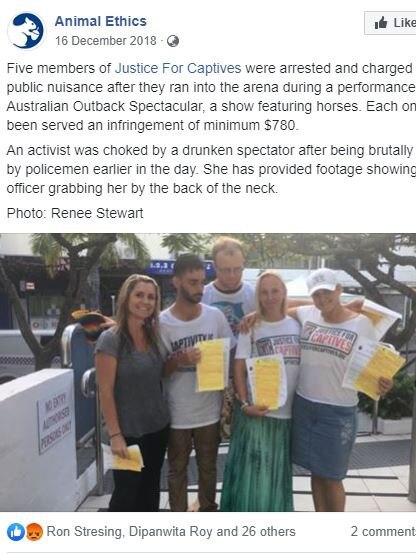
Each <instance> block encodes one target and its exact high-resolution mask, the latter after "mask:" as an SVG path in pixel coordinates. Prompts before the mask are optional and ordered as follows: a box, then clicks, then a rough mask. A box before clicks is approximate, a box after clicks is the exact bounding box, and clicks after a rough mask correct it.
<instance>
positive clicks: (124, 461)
mask: <svg viewBox="0 0 416 554" xmlns="http://www.w3.org/2000/svg"><path fill="white" fill-rule="evenodd" d="M101 446H102V449H103V454H104V466H105V467H106V468H107V469H127V470H130V471H141V470H142V469H143V467H144V464H143V458H142V453H141V452H140V448H139V446H138V445H137V444H133V445H132V446H129V447H128V448H127V449H128V451H129V457H128V458H121V457H120V456H115V455H114V454H113V453H112V452H111V448H110V447H109V446H108V445H107V444H102V445H101Z"/></svg>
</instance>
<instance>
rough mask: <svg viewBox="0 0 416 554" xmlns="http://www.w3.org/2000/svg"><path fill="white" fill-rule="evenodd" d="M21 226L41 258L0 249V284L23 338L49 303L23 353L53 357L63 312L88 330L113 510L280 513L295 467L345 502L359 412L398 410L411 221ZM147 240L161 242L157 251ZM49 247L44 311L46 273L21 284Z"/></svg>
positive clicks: (406, 354)
mask: <svg viewBox="0 0 416 554" xmlns="http://www.w3.org/2000/svg"><path fill="white" fill-rule="evenodd" d="M22 236H23V235H22ZM3 237H6V239H7V237H12V235H3ZM3 237H2V239H3ZM29 243H30V247H31V249H32V254H34V255H35V256H32V258H31V259H32V262H31V263H33V268H35V267H36V263H38V262H35V260H38V261H39V260H42V263H43V264H44V267H43V269H42V270H40V269H39V267H37V269H33V270H32V269H30V268H31V265H30V263H29V265H28V261H27V260H26V266H25V267H26V270H25V271H26V276H22V275H20V276H19V275H18V268H19V263H18V259H17V258H18V257H17V256H14V257H15V258H16V259H15V260H14V262H12V258H13V256H12V255H11V254H10V250H8V249H7V247H3V249H2V248H0V251H3V253H4V252H6V254H5V255H3V256H2V257H1V258H0V284H1V289H0V300H2V299H3V300H2V305H3V307H4V310H6V311H7V309H6V308H7V306H6V302H5V300H7V302H8V307H9V308H10V311H11V312H13V313H12V316H11V320H12V321H13V322H17V324H18V326H19V327H20V332H21V334H22V335H23V337H24V338H25V339H26V338H27V335H30V334H31V333H32V336H33V334H34V330H35V329H37V330H39V328H40V327H41V326H42V325H43V326H45V325H46V324H45V321H43V323H42V322H41V318H42V316H43V317H44V320H45V318H46V319H47V318H48V317H49V323H50V324H51V325H52V319H53V325H52V326H53V327H54V332H51V335H50V337H49V340H48V341H47V342H46V344H44V345H42V344H39V342H38V341H36V339H35V343H36V346H35V348H34V350H33V351H32V352H33V354H34V360H35V367H34V370H38V369H40V368H44V367H52V366H51V360H52V358H53V357H54V356H55V354H56V345H57V341H58V342H59V340H60V337H58V339H57V335H56V333H57V332H58V335H59V333H60V335H61V336H62V332H63V330H64V328H65V326H66V325H67V323H68V322H69V323H71V324H72V328H75V329H76V330H77V332H78V333H80V334H81V335H82V338H83V340H84V341H85V342H86V343H87V344H88V348H89V349H90V354H91V359H92V360H93V363H94V366H95V371H93V376H94V378H95V387H96V394H97V400H98V404H96V405H97V406H98V410H99V412H100V413H99V414H98V421H99V425H100V426H102V429H100V435H99V437H100V438H99V439H98V440H99V441H100V444H98V450H99V449H100V448H101V442H102V443H103V449H104V450H105V454H104V460H105V467H104V468H103V467H101V472H102V473H103V474H104V473H106V475H107V473H108V475H107V477H106V479H105V481H106V483H107V485H106V486H107V488H108V487H109V490H107V493H108V499H109V504H108V510H109V511H127V512H128V511H132V512H133V511H145V512H151V511H159V510H160V509H168V510H171V511H178V512H186V511H201V512H203V511H210V512H214V511H224V512H291V511H294V510H295V506H294V500H293V499H294V490H293V473H294V468H298V469H299V470H300V471H301V475H303V476H304V478H305V479H306V478H307V479H310V495H311V498H312V502H313V509H314V510H316V511H338V512H342V511H344V510H345V509H346V499H347V496H346V491H345V488H344V484H343V482H344V479H345V477H346V475H347V472H348V471H349V469H350V460H351V453H352V450H353V447H354V444H355V441H356V437H357V433H358V434H360V433H359V429H358V423H357V422H358V416H359V415H360V414H361V415H363V414H364V415H365V416H366V418H367V421H368V422H369V426H370V428H369V429H367V432H368V433H369V434H371V433H374V432H375V433H376V434H378V433H379V431H378V430H377V429H376V430H374V425H377V420H378V419H379V418H380V415H382V414H381V412H383V410H386V409H387V410H388V407H389V406H390V407H391V406H393V407H394V406H396V408H397V406H400V405H401V406H405V407H406V408H407V410H408V412H407V413H406V414H405V415H406V416H409V419H411V416H412V411H411V409H412V403H413V390H414V383H413V381H414V374H413V371H414V369H413V365H412V364H413V362H414V359H413V358H412V340H413V335H414V328H415V326H416V311H415V310H414V308H415V295H416V291H415V288H414V286H416V253H415V249H416V236H414V235H399V234H397V235H393V234H388V235H380V234H350V235H347V234H344V235H342V234H341V235H335V234H334V235H329V234H328V235H312V234H309V235H300V234H292V235H278V234H276V235H270V234H267V235H257V234H238V235H237V234H236V235H228V236H225V235H219V234H212V235H206V234H205V235H202V234H201V235H193V234H184V235H110V234H108V235H99V236H98V235H75V234H74V235H70V234H67V235H64V234H62V235H59V234H55V235H46V234H43V235H32V236H31V237H29ZM123 244H124V245H127V246H128V254H129V256H125V257H123V255H120V252H121V253H123V252H126V250H123V246H122V245H123ZM155 244H157V245H158V247H159V248H162V249H164V250H162V251H163V252H164V257H165V259H163V258H162V257H160V258H155V257H152V254H151V253H150V251H151V250H152V249H153V250H155V251H156V252H157V253H158V252H159V251H158V250H156V247H155ZM6 245H7V240H6ZM133 253H134V254H133ZM166 253H167V255H166ZM116 258H117V259H116ZM22 260H23V257H21V261H22ZM13 264H14V265H13ZM45 264H46V265H48V266H49V276H48V279H49V280H50V281H53V280H56V279H57V278H59V279H60V280H61V281H62V273H65V274H66V281H65V284H64V285H63V284H62V283H63V281H62V282H61V286H63V289H64V290H63V292H62V293H61V295H60V300H56V298H57V295H56V294H55V296H54V298H55V302H56V304H54V311H53V312H52V314H51V313H49V314H48V313H45V314H40V313H39V314H37V313H36V309H35V308H36V302H35V301H34V298H35V295H33V294H32V296H31V295H30V293H29V292H28V291H30V292H31V293H32V292H33V289H35V290H37V289H39V290H41V289H42V287H41V286H40V285H39V283H38V284H37V285H34V284H33V283H34V282H35V279H39V278H40V275H43V274H44V273H45V271H46V272H47V271H48V269H47V268H46V269H45ZM248 266H250V267H248ZM28 267H29V269H28ZM51 268H54V269H53V270H51ZM31 271H33V272H35V273H33V275H36V271H38V274H37V276H35V277H33V275H32V276H30V275H29V273H30V272H31ZM27 272H29V273H27ZM42 272H43V273H42ZM71 272H72V273H73V275H71ZM412 279H413V282H414V283H413V282H412ZM16 280H17V282H18V284H20V292H19V289H18V286H17V285H15V283H14V281H15V282H16ZM22 280H23V281H24V282H25V283H32V284H33V287H32V284H31V285H30V286H29V288H28V289H27V288H26V287H25V286H22ZM412 285H413V286H412ZM45 290H46V287H45V286H43V293H45ZM109 292H111V294H109ZM22 293H23V294H22ZM25 303H26V310H25ZM38 304H40V302H39V301H38ZM3 319H4V318H3ZM1 323H2V327H3V328H4V325H5V322H4V321H3V322H1ZM1 332H5V333H6V332H7V331H0V333H1ZM29 338H30V336H29ZM29 346H31V343H30V342H29ZM0 355H1V350H0ZM48 356H49V358H48ZM0 362H1V356H0ZM48 362H49V365H48ZM0 368H1V365H0ZM2 373H4V370H1V369H0V377H1V375H2ZM8 382H10V380H9V379H3V381H0V383H3V384H2V385H0V392H1V388H2V387H5V386H7V385H6V384H7V383H8ZM403 383H407V384H408V385H409V386H408V390H406V391H405V387H404V386H403ZM0 399H1V396H0ZM0 404H1V400H0ZM393 411H394V410H393ZM376 412H377V413H376ZM374 416H376V417H374ZM377 416H378V418H377ZM399 417H400V415H399ZM96 421H97V418H96ZM97 425H98V424H97V423H96V426H97ZM408 433H410V431H408ZM93 438H94V437H93ZM95 439H96V440H97V437H96V436H95ZM408 443H409V449H410V437H409V440H408ZM95 446H96V448H95V450H96V451H97V444H96V445H95ZM220 451H221V456H220V455H219V452H220ZM219 457H221V458H222V460H223V463H222V467H221V469H219V465H218V464H219ZM408 463H410V464H411V463H412V461H411V460H409V461H408ZM98 465H99V464H98V460H97V467H98ZM107 470H108V471H107ZM219 473H221V475H219ZM97 474H98V472H97ZM191 474H193V477H192V478H193V480H194V486H193V492H194V493H195V494H194V497H193V499H192V500H190V499H189V496H188V492H189V480H190V479H191ZM98 479H99V476H97V480H98ZM101 479H103V475H101ZM108 481H109V483H110V484H109V485H108ZM162 482H165V485H162ZM97 486H98V484H97ZM102 486H103V483H101V487H102ZM164 488H165V491H166V492H165V494H166V497H167V500H168V501H167V502H166V503H161V491H163V490H164ZM92 494H94V491H92ZM105 509H107V508H105Z"/></svg>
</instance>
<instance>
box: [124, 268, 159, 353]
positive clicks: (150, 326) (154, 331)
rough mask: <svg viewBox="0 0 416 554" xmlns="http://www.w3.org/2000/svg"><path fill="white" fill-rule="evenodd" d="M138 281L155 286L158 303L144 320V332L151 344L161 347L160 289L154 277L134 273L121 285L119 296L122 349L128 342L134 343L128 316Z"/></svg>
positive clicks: (157, 347)
mask: <svg viewBox="0 0 416 554" xmlns="http://www.w3.org/2000/svg"><path fill="white" fill-rule="evenodd" d="M138 283H150V284H152V285H153V286H154V289H155V294H156V305H155V309H154V311H153V314H152V315H151V316H150V317H148V318H147V319H146V320H145V322H144V333H145V336H146V339H147V340H148V342H149V344H150V345H151V346H153V347H155V348H156V349H157V350H158V349H159V346H158V345H159V342H160V340H159V314H160V289H159V285H158V284H157V283H156V281H155V280H154V279H152V277H149V276H148V275H139V274H137V273H136V274H133V275H130V277H127V279H126V280H125V281H124V283H123V284H122V285H121V289H120V292H119V294H118V298H117V309H116V322H117V326H116V332H117V333H119V334H120V339H121V340H120V343H121V346H120V350H122V349H123V348H124V347H126V346H127V344H128V342H130V343H131V344H133V340H132V337H131V336H130V332H129V329H128V317H129V308H128V305H129V299H130V295H131V293H132V291H133V289H134V287H135V286H136V285H137V284H138Z"/></svg>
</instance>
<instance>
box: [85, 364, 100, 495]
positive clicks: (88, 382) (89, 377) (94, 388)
mask: <svg viewBox="0 0 416 554" xmlns="http://www.w3.org/2000/svg"><path fill="white" fill-rule="evenodd" d="M81 391H82V394H83V395H84V396H85V398H95V433H94V442H95V463H96V475H97V489H96V490H97V495H98V496H102V495H103V494H104V460H103V451H102V448H101V442H102V426H101V406H100V394H99V390H98V384H97V382H96V379H95V368H94V367H93V368H91V369H87V371H85V372H84V374H83V375H82V379H81Z"/></svg>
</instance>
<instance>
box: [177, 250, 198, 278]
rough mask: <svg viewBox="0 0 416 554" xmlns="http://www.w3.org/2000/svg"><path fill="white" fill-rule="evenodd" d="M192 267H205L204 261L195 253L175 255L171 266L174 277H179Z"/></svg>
mask: <svg viewBox="0 0 416 554" xmlns="http://www.w3.org/2000/svg"><path fill="white" fill-rule="evenodd" d="M193 269H203V270H204V269H205V266H204V262H203V261H202V260H201V258H199V256H197V255H196V254H181V255H180V256H178V257H177V259H176V262H175V265H174V266H173V275H174V277H181V276H182V275H183V274H184V273H186V272H187V271H189V270H193Z"/></svg>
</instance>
